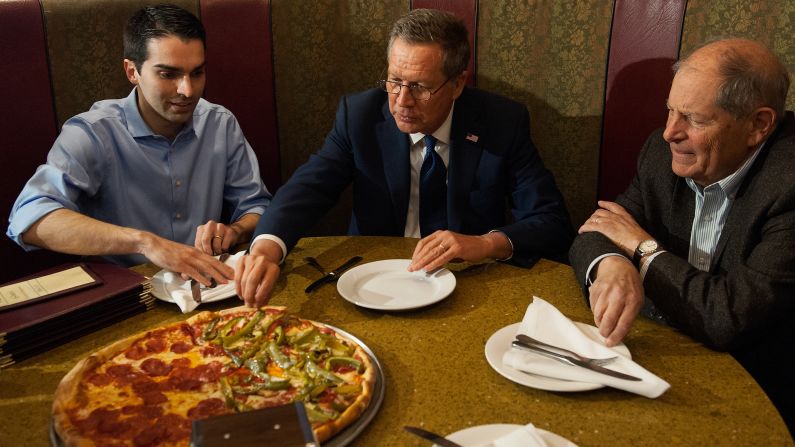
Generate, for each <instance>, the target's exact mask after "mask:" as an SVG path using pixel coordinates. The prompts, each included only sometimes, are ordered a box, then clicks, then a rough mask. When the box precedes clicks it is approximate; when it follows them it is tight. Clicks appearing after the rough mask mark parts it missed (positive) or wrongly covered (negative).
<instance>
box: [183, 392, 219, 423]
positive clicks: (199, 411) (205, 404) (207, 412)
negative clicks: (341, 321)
mask: <svg viewBox="0 0 795 447" xmlns="http://www.w3.org/2000/svg"><path fill="white" fill-rule="evenodd" d="M226 412H227V409H226V405H225V404H224V401H223V400H221V399H218V398H217V397H213V398H210V399H204V400H203V401H201V402H199V403H198V404H197V405H196V406H195V407H193V408H191V409H190V410H188V417H189V418H191V419H206V418H208V417H210V416H217V415H219V414H224V413H226Z"/></svg>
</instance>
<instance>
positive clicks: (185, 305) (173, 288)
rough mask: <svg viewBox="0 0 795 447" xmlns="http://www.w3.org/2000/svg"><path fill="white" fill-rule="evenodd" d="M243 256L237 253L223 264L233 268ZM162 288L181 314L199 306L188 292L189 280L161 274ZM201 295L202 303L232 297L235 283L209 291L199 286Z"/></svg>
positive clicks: (230, 282)
mask: <svg viewBox="0 0 795 447" xmlns="http://www.w3.org/2000/svg"><path fill="white" fill-rule="evenodd" d="M244 254H245V251H240V252H237V253H235V254H234V255H232V256H230V257H228V258H226V261H224V264H226V265H228V266H230V267H232V268H234V267H235V265H236V264H237V261H238V259H240V258H241V257H242V256H243V255H244ZM163 286H164V287H165V289H166V290H167V291H168V294H169V295H170V296H171V299H172V300H173V301H174V303H176V305H177V306H179V309H180V310H181V311H182V313H188V312H192V311H193V310H194V309H196V307H197V306H198V305H199V303H197V302H196V301H194V300H193V294H192V293H191V291H190V280H187V281H185V280H184V279H182V276H181V275H180V274H178V273H174V272H165V273H164V274H163ZM201 294H202V302H212V301H216V300H219V299H222V298H226V297H229V296H232V295H234V294H235V282H234V281H229V282H228V283H226V284H219V285H217V286H215V287H213V288H211V289H210V288H206V287H204V286H201Z"/></svg>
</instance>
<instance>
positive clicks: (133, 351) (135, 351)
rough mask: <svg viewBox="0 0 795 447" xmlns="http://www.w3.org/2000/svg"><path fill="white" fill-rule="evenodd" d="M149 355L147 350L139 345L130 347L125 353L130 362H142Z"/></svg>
mask: <svg viewBox="0 0 795 447" xmlns="http://www.w3.org/2000/svg"><path fill="white" fill-rule="evenodd" d="M147 355H148V354H147V352H146V348H144V347H143V346H141V345H140V344H139V343H136V344H134V345H132V346H130V347H129V348H127V350H126V351H124V356H125V357H127V358H128V359H130V360H141V359H142V358H144V357H146V356H147Z"/></svg>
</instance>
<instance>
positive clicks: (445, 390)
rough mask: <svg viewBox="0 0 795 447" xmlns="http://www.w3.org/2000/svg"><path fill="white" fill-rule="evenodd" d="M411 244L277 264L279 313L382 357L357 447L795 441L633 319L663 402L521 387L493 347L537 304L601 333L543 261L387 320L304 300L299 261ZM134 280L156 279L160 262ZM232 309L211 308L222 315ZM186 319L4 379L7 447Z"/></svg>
mask: <svg viewBox="0 0 795 447" xmlns="http://www.w3.org/2000/svg"><path fill="white" fill-rule="evenodd" d="M415 244H416V239H404V238H387V237H323V238H304V239H302V240H301V241H300V243H299V244H298V246H296V248H295V249H294V250H293V251H292V253H291V254H290V256H288V258H287V260H286V261H285V264H284V265H283V266H282V275H281V277H280V279H279V282H278V283H277V285H276V288H275V293H274V296H273V298H272V300H271V304H275V305H283V306H287V307H288V309H289V311H290V312H292V313H294V314H296V315H299V316H301V317H305V318H309V319H313V320H316V321H321V322H325V323H329V324H332V325H334V326H337V327H339V328H341V329H344V330H345V331H348V332H350V333H351V334H353V335H355V336H356V337H358V338H359V339H361V340H362V341H363V342H364V343H365V344H366V345H367V346H368V347H369V348H370V349H372V351H373V352H374V353H375V355H376V357H377V358H378V360H379V362H380V363H381V365H382V367H383V372H384V375H385V378H386V381H385V397H384V400H383V404H382V406H381V408H380V410H379V411H378V413H377V415H376V416H375V418H374V419H373V421H372V422H371V423H370V424H369V425H368V426H367V427H366V428H365V430H364V431H363V432H362V433H361V435H360V436H359V437H358V438H357V439H356V440H355V441H354V442H353V443H352V444H351V445H353V446H428V445H430V442H427V441H423V440H421V439H419V438H415V437H413V436H412V435H410V434H408V433H406V432H404V431H403V430H402V427H403V426H404V425H416V426H422V427H425V428H427V429H430V430H432V431H435V432H438V433H443V434H446V433H451V432H454V431H457V430H461V429H463V428H466V427H470V426H475V425H481V424H495V423H510V424H526V423H529V422H532V423H533V424H534V425H536V426H537V427H539V428H542V429H545V430H549V431H552V432H554V433H557V434H559V435H561V436H563V437H565V438H567V439H569V440H570V441H572V442H574V443H576V444H578V445H581V446H607V445H619V446H636V445H711V446H712V445H731V446H742V445H776V446H781V445H793V442H792V439H791V438H790V437H789V435H788V432H787V428H786V426H785V425H784V422H783V421H782V419H781V417H780V416H779V414H778V413H777V412H776V410H775V408H774V407H773V405H772V404H771V402H770V401H769V400H768V398H767V396H766V395H765V394H764V392H763V391H762V390H761V388H760V387H759V386H758V385H757V384H756V382H755V381H754V380H753V379H752V378H751V376H750V375H749V374H748V373H747V372H746V371H745V370H744V369H743V368H742V366H740V365H739V364H738V363H737V362H736V361H735V360H734V359H733V358H732V357H731V356H730V355H728V354H725V353H720V352H714V351H711V350H709V349H707V348H705V347H704V346H702V345H701V344H700V343H697V342H695V341H693V340H691V339H690V338H689V337H687V336H685V335H683V334H681V333H678V332H677V331H675V330H673V329H671V328H669V327H667V326H662V325H659V324H657V323H654V322H652V321H649V320H646V319H643V318H639V319H638V320H637V321H636V322H635V324H634V326H633V329H632V331H631V332H630V334H629V335H628V337H627V338H626V340H625V342H626V345H627V346H628V347H629V349H630V351H631V352H632V355H633V358H634V359H635V360H636V361H637V362H638V363H640V364H641V365H643V366H644V367H645V368H646V369H648V370H650V371H652V372H653V373H655V374H657V375H658V376H660V377H662V378H663V379H665V380H666V381H667V382H669V383H670V384H671V388H670V389H669V390H668V391H667V392H666V393H665V394H663V395H662V396H661V397H659V398H657V399H647V398H645V397H640V396H637V395H634V394H630V393H627V392H624V391H619V390H615V389H609V388H604V389H599V390H594V391H587V392H574V393H562V392H548V391H542V390H537V389H533V388H528V387H525V386H522V385H518V384H516V383H513V382H511V381H509V380H507V379H505V378H503V377H502V376H500V375H499V374H498V373H496V372H495V371H494V370H493V369H492V368H491V367H490V366H489V364H488V363H487V362H486V358H485V355H484V346H485V344H486V340H488V338H489V337H490V336H491V335H492V334H493V333H494V332H495V331H497V330H498V329H500V328H502V327H505V326H507V325H509V324H512V323H516V322H518V321H521V319H522V316H523V315H524V312H525V310H526V309H527V306H528V304H529V303H530V301H531V300H532V297H533V296H534V295H535V296H539V297H542V298H544V299H546V300H547V301H549V302H551V303H552V304H554V305H555V306H556V307H557V308H558V309H560V311H561V312H563V313H564V314H565V315H567V316H568V317H569V318H571V319H572V320H574V321H581V322H585V323H589V324H593V320H592V315H591V313H590V311H589V309H588V308H587V307H586V305H585V302H584V300H583V298H582V294H581V290H580V288H579V285H578V282H577V281H576V280H575V278H574V274H573V272H572V269H571V268H570V267H568V266H566V265H563V264H558V263H555V262H551V261H547V260H541V261H540V262H539V263H538V264H536V265H535V266H534V267H532V268H531V269H522V268H518V267H514V266H511V265H508V264H504V263H493V262H489V263H483V264H449V265H448V267H449V268H450V269H451V270H452V271H453V272H454V273H455V276H456V281H457V284H456V288H455V290H454V291H453V293H452V294H451V295H450V296H449V297H447V298H446V299H444V300H442V301H440V302H438V303H436V304H433V305H431V306H428V307H424V308H420V309H416V310H411V311H405V312H381V311H373V310H368V309H364V308H360V307H357V306H355V305H353V304H351V303H349V302H348V301H346V300H344V299H343V298H342V297H341V296H340V295H339V294H338V293H337V290H336V287H335V286H334V285H333V284H329V285H325V286H323V287H321V288H319V289H318V290H316V291H315V292H314V293H312V294H310V295H307V294H305V293H304V288H305V287H306V286H307V285H308V284H309V283H310V282H312V281H313V280H315V279H317V278H318V277H319V275H320V274H319V273H318V272H317V271H316V270H315V269H314V268H312V267H310V266H309V265H307V264H306V263H305V262H304V260H303V258H304V257H305V256H314V257H316V258H317V259H318V261H320V263H321V264H322V265H324V266H329V267H333V266H336V265H338V264H340V263H342V262H343V261H345V260H346V259H348V258H349V257H351V256H352V255H361V256H363V257H364V261H363V262H371V261H377V260H381V259H395V258H404V259H405V258H409V257H411V254H412V251H413V248H414V245H415ZM136 270H138V271H140V272H142V273H145V274H148V275H152V274H154V273H155V272H156V271H157V268H155V267H154V266H151V265H150V266H141V267H137V268H136ZM238 304H240V302H239V301H237V299H229V300H224V301H220V302H216V303H211V304H204V305H202V306H200V307H199V310H203V309H208V310H218V309H222V308H225V307H231V306H235V305H238ZM186 316H187V315H184V314H182V313H180V311H179V309H178V308H177V306H175V305H173V304H168V303H163V302H159V301H158V303H157V306H156V307H155V308H154V309H152V310H150V311H148V312H146V313H143V314H141V315H138V316H134V317H132V318H130V319H128V320H125V321H123V322H121V323H118V324H116V325H114V326H111V327H107V328H104V329H101V330H99V331H97V332H94V333H92V334H90V335H87V336H84V337H82V338H79V339H77V340H75V341H72V342H70V343H67V344H65V345H62V346H60V347H58V348H55V349H53V350H51V351H48V352H46V353H44V354H41V355H38V356H36V357H33V358H30V359H27V360H24V361H22V362H20V363H18V364H16V365H12V366H11V367H9V368H6V369H4V370H0V446H46V445H48V444H49V438H48V425H49V422H50V407H51V405H52V396H53V393H54V391H55V388H56V387H57V385H58V383H59V381H60V380H61V378H62V377H63V376H64V374H66V373H67V372H68V371H69V370H70V369H71V368H72V367H73V366H74V364H75V363H76V362H77V361H78V360H79V359H81V358H83V357H85V356H87V355H89V354H91V353H92V352H93V351H95V350H97V349H98V348H100V347H102V346H104V345H107V344H109V343H111V342H113V341H115V340H118V339H121V338H124V337H126V336H129V335H132V334H135V333H137V332H140V331H144V330H146V329H149V328H152V327H155V326H158V325H162V324H165V323H170V322H174V321H179V320H182V319H184V318H186Z"/></svg>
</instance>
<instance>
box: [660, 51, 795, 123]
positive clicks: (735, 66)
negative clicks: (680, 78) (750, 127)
mask: <svg viewBox="0 0 795 447" xmlns="http://www.w3.org/2000/svg"><path fill="white" fill-rule="evenodd" d="M679 70H697V71H702V72H704V73H706V74H708V75H711V76H715V80H716V82H717V83H718V87H717V91H716V94H715V105H717V106H718V107H720V108H722V109H724V110H726V111H727V112H729V113H731V114H732V115H734V116H735V117H736V118H741V117H747V116H748V115H749V114H751V113H752V112H753V111H754V110H755V109H757V108H758V107H770V108H772V109H773V110H774V111H775V112H776V121H780V120H782V119H783V118H784V112H785V103H786V100H787V91H788V90H789V74H788V73H787V69H786V68H785V67H784V64H782V63H781V61H780V60H779V58H778V57H777V56H776V55H775V54H773V53H772V52H771V51H770V50H769V49H768V48H767V47H766V46H765V45H763V44H761V43H759V42H757V41H754V40H748V39H723V40H717V41H714V42H710V43H708V44H706V45H703V46H701V47H699V48H697V49H696V50H695V51H693V52H692V53H691V54H690V55H689V56H688V57H686V58H685V59H682V60H680V61H679V62H677V63H676V64H674V71H675V72H679Z"/></svg>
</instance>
